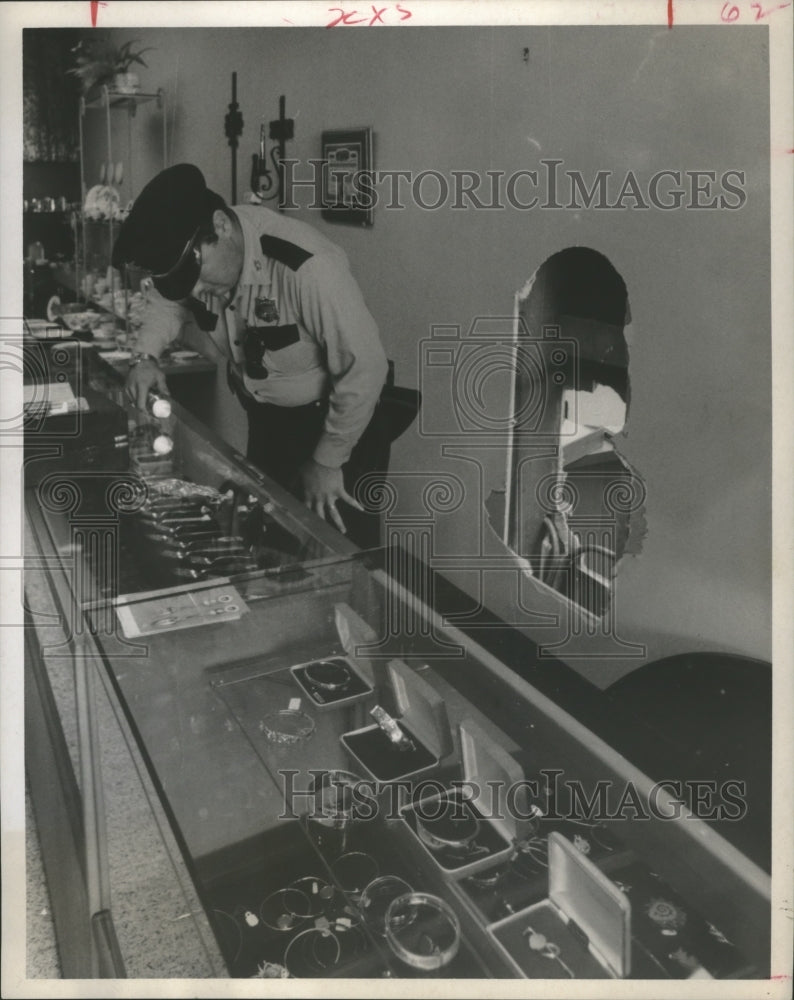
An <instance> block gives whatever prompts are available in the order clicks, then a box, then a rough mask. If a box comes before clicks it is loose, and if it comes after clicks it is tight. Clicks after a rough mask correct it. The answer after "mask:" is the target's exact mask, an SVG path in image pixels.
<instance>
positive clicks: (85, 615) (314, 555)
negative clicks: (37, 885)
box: [25, 364, 770, 979]
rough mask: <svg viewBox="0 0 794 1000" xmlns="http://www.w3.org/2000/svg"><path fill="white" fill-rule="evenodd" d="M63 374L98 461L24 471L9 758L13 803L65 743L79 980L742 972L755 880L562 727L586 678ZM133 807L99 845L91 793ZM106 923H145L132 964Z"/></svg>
mask: <svg viewBox="0 0 794 1000" xmlns="http://www.w3.org/2000/svg"><path fill="white" fill-rule="evenodd" d="M82 378H84V379H85V382H84V384H83V386H82V389H81V387H79V386H78V387H77V388H78V392H79V391H82V392H83V396H84V397H85V395H86V390H90V392H88V396H89V397H90V394H91V392H96V393H98V394H100V395H101V396H103V398H105V399H106V400H110V401H112V402H113V403H114V405H116V406H118V407H119V408H120V410H121V411H122V412H123V414H124V423H123V426H124V428H125V429H126V432H127V435H128V440H127V443H126V447H127V451H126V452H125V448H124V447H121V448H120V449H119V450H120V452H121V453H122V454H123V455H126V460H125V458H124V457H122V459H120V460H119V462H118V465H117V467H116V469H115V470H112V469H108V468H107V467H106V466H107V463H106V462H104V463H103V465H102V467H99V466H97V467H96V468H94V470H93V474H92V475H89V476H82V477H81V473H84V472H85V471H86V470H85V468H84V467H80V466H78V465H76V464H73V465H72V466H71V467H69V466H68V465H67V466H66V467H59V468H54V467H53V468H48V467H47V468H45V473H44V474H43V475H31V476H30V477H29V482H28V486H27V489H26V496H25V507H26V513H27V521H28V538H29V541H28V545H29V555H30V556H35V557H36V559H37V560H38V563H37V565H38V567H39V568H38V569H31V571H30V572H29V580H28V584H27V595H28V606H29V608H30V609H31V614H32V615H34V616H37V619H38V620H32V621H31V625H32V626H33V627H32V628H31V629H30V630H29V632H30V638H31V643H30V650H29V655H28V660H29V663H28V671H29V675H30V677H31V678H32V685H31V692H38V693H37V694H36V703H35V704H30V705H29V708H28V711H29V713H30V714H31V718H32V719H33V720H34V722H35V720H36V719H39V720H41V719H45V720H46V724H45V723H42V722H41V721H39V723H38V724H37V725H36V726H35V727H34V729H31V736H30V739H33V738H34V737H35V745H32V744H30V742H29V749H28V754H29V768H32V770H33V771H34V772H37V771H38V772H39V776H38V778H36V776H35V774H34V776H33V778H32V782H31V783H32V790H33V794H34V804H35V803H36V800H38V804H37V812H38V810H39V809H41V808H43V806H42V802H43V792H42V789H43V788H44V787H45V780H46V775H47V768H48V762H47V760H46V759H45V757H46V754H44V751H43V750H42V749H41V747H42V746H43V745H44V744H46V742H47V740H49V741H50V743H53V744H54V745H60V744H59V743H58V740H60V741H64V740H65V742H66V744H67V746H68V747H69V750H68V755H67V756H68V758H69V760H71V763H72V767H71V768H70V771H71V772H72V773H73V775H74V778H73V779H70V780H72V781H73V784H74V785H75V786H76V787H74V788H71V786H70V788H71V790H69V789H67V792H66V793H62V794H61V798H63V799H64V802H65V805H64V812H65V814H68V811H69V809H68V807H69V804H70V802H71V803H72V806H74V803H75V802H77V803H78V804H79V805H78V810H79V815H80V818H81V823H82V827H83V836H84V841H83V846H82V848H80V849H79V850H78V853H80V850H82V851H83V852H84V856H85V858H86V862H85V866H84V873H85V876H84V878H83V879H82V881H81V884H84V885H85V886H86V889H85V891H84V892H83V894H82V895H80V896H74V895H73V897H72V904H71V905H72V907H74V906H77V908H78V912H77V913H75V914H73V917H72V921H73V922H76V923H81V922H82V923H83V924H84V925H85V926H88V927H90V928H91V933H90V934H89V935H88V937H89V938H90V941H89V943H88V944H87V945H86V948H87V952H86V954H87V956H88V957H87V959H86V962H87V963H88V967H90V966H91V963H93V974H94V975H97V974H104V975H121V974H123V972H124V973H126V974H128V975H136V974H137V975H140V974H145V975H159V976H169V975H182V976H185V975H191V974H192V975H195V976H205V977H206V976H227V975H228V976H232V977H263V978H270V977H273V978H277V977H287V976H290V977H298V978H303V977H315V978H329V977H337V976H339V977H367V978H371V977H374V978H381V977H389V978H391V977H394V978H402V977H404V978H416V977H426V978H433V977H443V978H445V979H446V978H467V979H477V978H520V977H526V978H562V979H567V978H610V977H613V978H615V977H621V978H638V979H646V978H650V979H663V978H672V979H683V978H689V977H692V976H695V977H699V978H709V977H714V978H723V977H724V978H737V977H763V976H767V975H768V973H769V968H768V964H769V941H770V933H769V921H770V888H769V879H768V877H767V876H766V875H765V874H764V873H763V872H762V871H761V870H760V869H759V868H758V867H757V866H756V865H755V864H754V863H753V862H752V861H751V860H750V859H749V858H747V857H746V856H744V855H742V854H741V853H740V852H739V851H738V850H737V849H736V848H734V847H732V846H731V844H730V843H728V841H726V840H725V839H724V838H723V837H722V836H721V834H720V832H719V831H718V830H716V829H715V828H713V827H711V826H709V825H708V824H707V823H705V822H704V821H702V820H700V819H697V818H695V817H693V816H691V815H689V814H688V813H687V811H686V810H685V809H681V808H679V809H672V808H671V805H672V804H673V800H672V799H671V797H670V795H669V794H667V792H666V791H665V790H664V789H660V788H658V787H656V786H655V785H654V784H653V783H652V782H651V780H650V779H649V778H648V777H647V776H645V775H644V774H642V773H641V772H640V771H638V770H637V769H636V768H635V767H633V766H632V764H631V763H630V762H629V761H628V760H626V759H625V758H624V757H623V756H622V755H620V754H619V753H617V752H615V751H614V750H612V749H611V748H610V746H609V745H608V744H607V743H605V742H604V740H602V739H601V737H600V736H599V735H598V734H597V732H596V731H594V728H591V727H590V726H588V724H586V719H587V712H586V711H583V712H582V713H581V714H579V716H578V717H575V715H574V714H571V713H570V712H569V711H567V710H566V707H565V700H566V697H568V698H569V699H571V702H570V703H571V704H573V700H576V701H577V702H579V703H581V704H585V703H587V702H588V699H591V700H592V702H593V706H592V718H593V719H595V718H596V717H597V713H598V708H597V702H598V693H597V692H596V690H595V689H592V691H590V690H587V691H585V689H584V688H585V687H586V685H585V686H583V685H582V684H579V685H577V684H576V683H575V682H574V681H571V683H570V685H569V686H568V688H567V695H566V693H565V688H566V684H565V680H564V671H561V672H560V673H558V675H557V678H556V680H555V684H554V685H552V686H551V687H550V688H549V690H548V691H547V692H546V693H544V692H543V691H542V690H541V689H540V688H539V687H537V686H534V685H533V684H531V683H529V682H528V681H527V680H526V679H525V677H523V676H522V672H521V670H520V669H519V666H520V664H519V663H518V662H517V661H516V659H515V656H514V654H513V653H511V652H510V650H511V647H510V646H509V644H505V643H502V645H501V647H500V646H499V643H496V644H494V642H493V641H492V640H493V636H494V634H495V631H496V632H499V630H498V629H496V630H495V631H494V629H492V630H491V631H490V632H489V638H488V640H487V641H486V639H485V638H481V639H480V638H477V637H476V635H475V634H473V633H472V631H471V630H463V629H461V628H458V627H453V626H451V625H450V624H448V623H447V622H446V621H445V617H444V614H443V613H442V611H441V599H442V596H443V588H439V589H438V590H437V591H436V589H435V588H434V587H430V588H424V587H417V580H418V579H420V576H421V574H418V573H417V567H416V564H415V561H411V560H407V559H406V556H405V553H404V552H402V551H399V550H397V549H395V548H384V549H378V550H374V551H368V552H358V551H356V550H355V549H354V548H353V546H352V545H350V544H349V543H348V542H347V541H346V540H345V539H344V538H343V536H341V535H339V534H338V533H337V532H335V531H334V530H333V529H331V528H330V527H328V526H327V525H326V524H324V523H323V522H322V521H320V520H319V519H318V518H316V517H315V516H314V515H313V514H311V513H310V512H309V511H307V510H306V509H304V508H303V507H302V506H301V505H300V504H299V503H298V502H297V501H295V500H294V499H293V498H291V497H289V496H288V495H287V494H286V493H284V492H283V491H281V490H279V488H278V487H276V486H275V485H274V484H271V483H270V482H269V481H268V480H267V479H266V477H264V476H263V475H262V474H261V473H259V472H257V471H256V470H255V469H254V468H252V467H251V466H249V465H248V464H247V463H246V461H245V460H244V459H243V458H242V457H241V456H240V455H238V454H237V453H235V452H234V451H232V450H231V449H230V448H228V446H226V445H223V444H222V443H221V442H219V441H216V440H215V439H213V438H212V436H211V435H210V434H209V433H208V432H207V431H206V430H204V429H203V428H201V426H200V425H198V424H197V423H196V422H195V421H193V420H192V419H191V418H190V417H189V415H187V414H185V413H184V412H183V411H181V409H180V408H179V407H178V406H176V407H175V408H174V411H173V412H172V414H171V416H169V417H167V418H164V419H163V420H158V419H157V418H154V417H151V416H149V415H146V414H143V413H141V412H140V411H137V410H135V409H134V408H132V407H130V406H129V405H125V404H124V401H123V397H122V396H121V392H120V388H119V386H118V384H117V383H115V382H114V380H113V378H112V377H111V375H109V374H108V373H107V372H105V371H104V370H103V369H102V368H101V366H100V367H97V366H95V365H90V364H89V365H88V366H87V367H86V368H85V369H84V370H83V375H82ZM77 394H78V393H76V395H77ZM159 437H167V438H168V440H169V442H170V446H169V447H168V448H167V449H166V450H163V451H158V450H156V449H155V448H154V441H155V440H156V439H157V438H159ZM29 440H30V446H31V448H36V447H41V446H42V445H41V442H42V441H44V440H45V439H44V438H43V437H41V428H39V429H38V430H37V431H36V432H35V433H34V432H31V435H30V438H29ZM31 454H32V452H31ZM39 461H41V462H44V463H46V462H47V461H49V459H48V458H47V457H41V458H40V459H39ZM27 464H28V466H29V467H30V468H33V467H34V466H35V465H36V464H37V462H36V461H35V460H33V461H30V460H29V461H28V463H27ZM70 484H71V485H70ZM207 526H209V528H208V527H207ZM219 550H223V551H222V552H219ZM197 553H199V555H198V556H197V555H196V554H197ZM180 570H181V571H184V572H181V573H180V572H178V571H180ZM45 596H46V600H45ZM44 613H48V614H50V615H51V616H52V617H50V618H49V619H47V620H46V621H45V620H44V619H43V618H42V617H41V616H42V614H44ZM55 616H57V617H58V618H59V619H60V626H59V627H60V629H61V635H60V638H57V639H54V638H53V630H55V631H57V628H56V622H55V621H54V617H55ZM507 632H509V629H508V628H507V627H506V626H505V627H504V628H503V629H502V630H501V632H500V633H499V634H501V635H502V637H503V638H504V636H505V635H506V633H507ZM34 638H35V642H34V641H33V640H34ZM59 643H60V644H61V645H60V646H59ZM59 649H60V650H61V653H62V654H64V655H62V656H61V657H60V658H59V656H58V655H57V654H58V651H59ZM500 649H501V653H500V652H499V650H500ZM560 666H562V665H560ZM561 679H562V680H561ZM53 692H56V693H55V694H53ZM555 692H559V693H560V697H559V698H555V697H551V696H550V695H554V694H555ZM572 692H575V698H574V694H572ZM32 698H33V694H31V699H32ZM569 707H570V706H569ZM103 719H104V722H103ZM119 747H121V748H123V754H124V755H126V757H127V758H129V760H130V761H131V766H129V765H124V767H122V768H121V769H120V766H119V765H118V764H117V763H116V764H114V766H113V767H112V768H109V767H108V761H109V760H110V759H113V760H114V761H115V760H116V757H115V756H114V755H115V754H117V753H118V748H119ZM54 756H57V754H55V755H54ZM61 764H63V761H61ZM49 766H50V767H52V765H51V764H50V765H49ZM63 770H64V769H63V767H61V768H60V772H61V773H60V778H59V781H60V785H61V786H62V787H63V786H64V782H65V779H64V776H63ZM122 774H123V775H125V776H126V777H125V778H124V779H122V778H121V777H120V775H122ZM66 783H67V784H68V782H66ZM127 783H129V789H126V785H127ZM120 784H124V785H125V791H121V790H120V789H119V785H120ZM627 789H631V795H632V801H634V802H635V803H639V804H640V805H644V806H646V807H648V806H649V805H650V803H651V802H653V803H654V805H655V808H654V809H649V816H648V819H646V820H643V821H637V819H636V812H635V813H632V810H631V809H627V808H625V807H621V803H623V804H625V801H626V792H627ZM141 794H143V798H144V799H145V802H146V808H145V809H143V810H141V813H140V815H138V816H137V817H136V823H140V825H141V828H142V829H143V831H144V833H142V834H141V835H140V837H138V836H137V834H136V836H135V837H134V838H132V837H130V836H129V835H128V836H127V837H126V842H125V843H124V844H123V847H124V848H125V849H126V855H125V854H124V853H123V852H122V853H121V855H119V851H118V848H119V843H120V842H123V841H125V837H124V835H123V833H122V832H120V829H116V830H115V832H114V829H113V820H112V816H113V815H114V810H113V807H112V799H113V798H114V796H126V795H141ZM597 794H598V795H601V794H603V801H602V802H601V805H602V806H603V807H604V808H602V809H601V810H596V812H593V810H592V809H587V808H585V804H586V803H587V802H592V801H593V800H594V798H596V797H597ZM144 814H145V815H144ZM109 817H110V818H109ZM147 817H148V818H147ZM64 822H66V821H65V820H64ZM128 831H129V828H128ZM114 838H115V841H116V843H114ZM160 855H162V856H163V857H164V858H165V859H166V861H167V863H166V861H164V862H163V865H162V871H165V870H166V869H168V872H169V876H168V877H167V878H166V877H165V876H162V875H161V876H160V877H158V872H160V871H161V869H160V866H159V858H160ZM119 857H122V858H124V859H125V860H119ZM45 862H46V849H45ZM78 867H79V866H78ZM131 870H132V871H134V872H135V873H137V881H136V880H135V879H132V880H130V876H129V872H130V871H131ZM153 877H154V878H157V884H156V887H153V886H152V884H151V879H152V878H153ZM78 881H80V880H78ZM54 891H55V894H56V895H57V894H58V886H57V885H56V887H55V890H54ZM124 906H128V907H129V906H131V907H133V908H135V909H137V910H138V912H146V913H147V915H148V914H149V910H148V909H147V908H148V907H152V910H151V919H149V921H148V923H149V926H150V929H151V932H152V933H156V934H157V935H165V940H166V953H167V955H168V956H169V958H167V959H163V960H162V962H160V961H159V960H158V961H155V960H154V959H153V958H152V957H151V956H152V954H154V952H151V953H150V956H149V959H148V962H149V971H148V972H144V973H141V972H140V969H139V965H140V962H139V959H138V958H137V957H135V956H133V957H131V958H127V957H126V953H127V952H128V951H132V948H131V945H130V943H129V941H128V937H129V933H128V930H127V927H128V925H127V923H126V922H125V920H124V919H121V918H120V913H123V910H124ZM53 909H54V911H55V914H56V918H57V917H58V912H59V911H58V904H57V903H55V902H54V904H53ZM61 912H63V911H61ZM97 915H99V918H98V916H97ZM56 922H57V921H56ZM175 929H176V930H175ZM177 934H178V937H177V936H176V935H177ZM98 942H99V943H98ZM177 958H178V960H176V959H177ZM136 963H138V964H137V965H136ZM185 967H187V968H189V969H190V970H192V972H190V973H186V972H185ZM84 968H85V966H84ZM73 974H77V973H73ZM83 974H85V972H83Z"/></svg>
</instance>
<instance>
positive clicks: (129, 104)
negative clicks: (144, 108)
mask: <svg viewBox="0 0 794 1000" xmlns="http://www.w3.org/2000/svg"><path fill="white" fill-rule="evenodd" d="M150 101H157V106H158V107H162V105H163V91H162V89H159V88H158V90H156V91H155V92H154V93H142V92H140V91H139V92H138V93H135V94H123V93H120V92H119V91H114V90H109V89H108V88H107V87H103V88H102V91H101V92H100V94H99V95H98V96H97V97H94V98H92V99H91V100H89V101H87V100H86V99H85V98H82V99H81V105H82V109H83V110H84V111H87V110H89V109H97V108H99V109H105V108H126V109H127V111H129V112H130V114H135V109H136V108H137V107H138V105H139V104H148V103H149V102H150Z"/></svg>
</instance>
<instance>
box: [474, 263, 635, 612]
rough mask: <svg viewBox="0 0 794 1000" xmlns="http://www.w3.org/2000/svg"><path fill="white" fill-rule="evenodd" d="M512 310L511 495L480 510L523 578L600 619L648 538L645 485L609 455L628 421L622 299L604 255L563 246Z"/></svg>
mask: <svg viewBox="0 0 794 1000" xmlns="http://www.w3.org/2000/svg"><path fill="white" fill-rule="evenodd" d="M516 309H517V315H516V329H517V343H516V365H515V371H514V392H513V396H514V405H513V414H514V429H513V431H512V434H511V442H510V447H509V449H508V469H507V476H506V480H507V482H506V489H505V490H504V491H494V492H493V493H492V494H491V495H490V496H489V497H488V499H487V501H486V510H487V512H488V516H489V519H490V522H491V525H492V526H493V527H494V529H495V530H497V531H498V532H499V534H500V536H501V537H502V540H503V541H504V542H505V543H506V544H507V546H508V547H509V548H510V549H511V550H512V551H513V552H514V553H515V555H516V556H518V557H520V558H521V560H522V564H523V565H524V566H525V567H526V570H525V571H526V572H527V573H529V574H530V575H531V576H533V577H534V578H535V579H537V580H538V581H539V582H540V583H542V584H544V585H546V586H548V587H551V588H552V589H553V590H556V591H557V592H558V593H560V594H562V595H563V596H564V597H566V598H567V599H568V600H570V601H572V602H573V603H575V604H576V605H578V606H579V607H581V608H583V609H585V610H586V611H588V612H589V613H591V614H593V615H595V616H597V617H602V616H603V615H605V614H606V613H607V611H608V610H609V606H610V599H611V596H612V593H613V589H614V581H615V577H616V573H617V569H618V563H619V562H620V560H621V558H622V557H623V555H624V554H625V553H626V552H633V553H637V552H638V551H639V549H640V548H641V538H642V535H643V534H644V530H645V523H644V514H643V505H644V500H645V486H644V483H643V481H642V479H641V477H640V476H639V474H638V473H637V471H636V470H634V469H632V468H631V467H630V466H629V464H628V463H627V462H626V461H625V459H624V458H623V457H622V456H621V455H620V453H619V451H618V448H617V446H616V438H617V437H618V436H619V435H621V434H623V433H625V432H626V428H627V424H628V418H629V404H630V379H629V351H628V344H627V340H626V335H625V333H626V328H627V326H628V325H629V323H630V322H631V314H630V309H629V297H628V291H627V289H626V285H625V282H624V281H623V279H622V278H621V276H620V274H619V273H618V272H617V270H616V269H615V268H614V267H613V265H612V264H611V263H610V261H609V260H608V259H607V258H606V257H605V256H604V255H603V254H601V253H598V252H597V251H595V250H592V249H590V248H587V247H570V248H568V249H566V250H562V251H560V252H559V253H556V254H554V255H553V256H552V257H550V258H548V260H546V261H545V262H544V264H543V265H542V266H541V267H540V268H539V269H538V270H537V271H536V272H535V274H534V275H533V276H532V278H531V279H530V280H529V281H528V282H527V284H526V285H525V286H524V288H523V289H522V290H521V292H519V294H518V296H517V299H516ZM500 493H501V496H500Z"/></svg>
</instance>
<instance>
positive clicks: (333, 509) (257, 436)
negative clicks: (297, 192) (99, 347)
mask: <svg viewBox="0 0 794 1000" xmlns="http://www.w3.org/2000/svg"><path fill="white" fill-rule="evenodd" d="M112 261H113V266H114V267H117V268H120V267H122V265H124V264H127V263H129V264H135V265H137V266H138V267H141V268H143V269H145V270H147V271H149V272H150V273H151V275H152V285H153V288H150V289H149V291H148V293H147V296H146V303H145V309H144V316H143V324H142V326H141V329H140V331H139V334H138V339H137V350H136V352H135V353H134V354H133V356H132V358H131V361H130V365H131V367H130V372H129V376H128V380H127V388H128V391H129V393H130V395H131V397H132V398H133V399H134V400H135V401H136V402H137V404H138V406H141V407H142V406H144V405H145V400H146V396H147V393H148V392H149V390H150V389H152V388H158V389H160V390H162V391H165V390H166V384H165V377H164V375H163V373H162V371H161V369H160V367H159V365H158V359H159V358H160V356H161V354H162V352H163V351H164V350H165V348H166V347H167V346H168V345H169V344H170V343H172V342H173V341H174V340H175V339H176V338H177V337H178V336H179V334H180V331H181V330H182V327H183V325H184V324H185V322H187V321H188V320H189V319H190V318H191V317H192V318H193V319H195V321H196V322H197V323H198V325H199V326H200V327H201V328H202V329H204V330H205V331H207V332H208V333H209V335H210V336H211V337H212V339H213V340H214V341H215V343H216V345H217V346H219V347H220V348H221V350H222V351H223V353H225V354H226V356H227V358H228V362H229V364H228V370H229V379H230V384H231V385H232V388H233V390H234V391H235V393H236V395H237V396H238V398H239V400H240V402H241V403H242V405H243V406H244V407H245V409H246V411H247V414H248V450H247V457H248V459H249V461H251V462H253V463H254V464H255V465H257V466H258V467H260V468H261V469H262V470H263V471H264V472H265V473H267V474H268V475H270V476H271V477H272V478H274V479H275V480H276V481H277V482H279V483H281V485H283V486H285V487H286V488H287V489H290V490H291V491H292V492H294V493H295V494H296V495H299V496H302V498H303V500H304V502H305V503H306V505H307V506H308V507H310V508H312V509H313V510H315V511H316V513H318V514H319V515H320V516H325V517H328V518H329V519H330V520H331V522H332V523H333V524H334V525H335V526H336V527H337V528H338V529H339V530H340V531H345V530H346V529H345V523H344V521H343V513H344V514H345V516H348V515H349V514H350V511H349V508H348V507H345V506H344V505H349V506H350V507H353V508H356V509H358V510H361V507H360V505H359V504H358V502H357V501H356V500H355V498H354V497H353V496H352V490H353V489H354V484H355V479H356V478H357V476H358V475H360V474H361V472H362V471H366V470H363V468H362V466H363V465H365V464H366V461H363V462H362V461H357V453H356V449H357V446H358V447H359V450H360V448H361V443H362V442H361V440H360V439H361V438H362V435H363V434H364V431H365V429H366V428H367V426H368V424H369V423H370V420H371V418H372V416H373V412H374V410H375V406H376V403H377V401H378V397H379V394H380V391H381V389H382V386H383V384H384V381H385V378H386V373H387V361H386V357H385V354H384V351H383V347H382V346H381V342H380V338H379V335H378V329H377V326H376V324H375V321H374V319H373V318H372V316H371V315H370V312H369V310H368V309H367V307H366V305H365V303H364V299H363V297H362V295H361V291H360V290H359V287H358V285H357V284H356V282H355V280H354V278H353V277H352V275H351V273H350V270H349V267H348V262H347V258H346V255H345V253H344V251H343V250H342V249H341V248H340V247H338V246H336V245H335V244H333V243H331V242H330V241H329V240H327V239H326V238H325V237H324V236H323V235H322V234H321V233H320V232H318V231H317V230H316V229H314V228H313V227H311V226H309V225H307V224H306V223H303V222H300V221H298V220H295V219H290V218H287V217H285V216H283V215H279V214H278V213H276V212H272V211H271V210H269V209H267V208H265V207H263V206H260V205H239V206H235V207H233V208H231V207H229V206H227V205H226V204H225V202H224V201H223V199H222V198H221V197H220V196H219V195H217V194H215V193H214V192H213V191H210V190H209V189H208V188H207V185H206V182H205V180H204V177H203V175H202V173H201V171H200V170H199V169H198V168H197V167H195V166H193V165H191V164H179V165H177V166H174V167H169V168H168V169H166V170H163V171H162V172H161V173H159V174H158V175H157V176H156V177H155V178H154V179H153V180H152V181H150V182H149V184H147V186H146V187H145V188H144V189H143V191H141V193H140V195H139V196H138V198H137V199H136V201H135V203H134V205H133V206H132V209H131V211H130V213H129V215H128V216H127V218H126V219H125V221H124V222H123V224H122V226H121V230H120V233H119V236H118V239H117V240H116V243H115V246H114V248H113V257H112ZM340 501H342V503H343V507H342V511H340V510H339V509H337V504H338V503H339V502H340Z"/></svg>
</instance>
